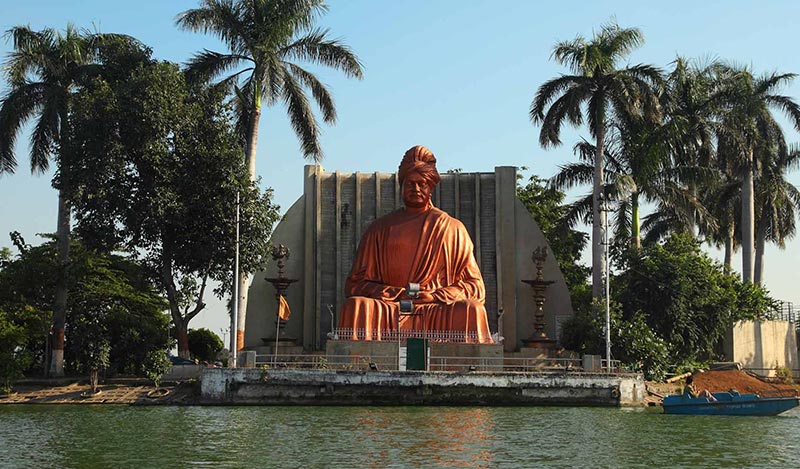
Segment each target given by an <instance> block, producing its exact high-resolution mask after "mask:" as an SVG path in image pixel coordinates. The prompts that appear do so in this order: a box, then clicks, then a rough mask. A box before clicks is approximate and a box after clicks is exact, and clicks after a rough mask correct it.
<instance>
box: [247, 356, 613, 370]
mask: <svg viewBox="0 0 800 469" xmlns="http://www.w3.org/2000/svg"><path fill="white" fill-rule="evenodd" d="M399 363H400V357H398V356H397V355H272V354H264V355H256V367H259V368H278V369H280V368H287V369H317V370H377V371H397V370H398V369H399ZM428 363H429V369H428V371H436V372H471V371H483V372H523V373H524V372H559V373H584V372H585V371H584V369H583V367H582V360H581V359H579V358H528V357H455V356H435V355H434V356H431V357H430V358H429V362H428ZM602 365H603V368H602V369H601V370H596V371H592V373H607V372H608V368H607V367H606V366H605V365H606V363H605V360H603V363H602ZM611 365H612V367H611V369H612V372H613V373H621V372H622V370H621V368H620V362H619V361H618V360H612V361H611Z"/></svg>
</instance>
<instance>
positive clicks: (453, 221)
mask: <svg viewBox="0 0 800 469" xmlns="http://www.w3.org/2000/svg"><path fill="white" fill-rule="evenodd" d="M430 216H431V217H433V218H434V219H435V220H436V221H437V222H441V223H447V224H449V225H450V226H453V227H456V228H464V224H463V223H461V220H459V219H458V218H456V217H454V216H451V215H450V214H449V213H447V212H445V211H444V210H442V209H440V208H437V207H433V208H431V214H430Z"/></svg>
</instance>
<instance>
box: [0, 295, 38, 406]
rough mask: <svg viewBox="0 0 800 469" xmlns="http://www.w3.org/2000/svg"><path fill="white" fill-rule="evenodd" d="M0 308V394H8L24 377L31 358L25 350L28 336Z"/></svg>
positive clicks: (21, 327)
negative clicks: (16, 382)
mask: <svg viewBox="0 0 800 469" xmlns="http://www.w3.org/2000/svg"><path fill="white" fill-rule="evenodd" d="M9 316H10V315H9V314H8V313H6V312H5V311H3V310H2V308H0V393H3V394H8V393H10V392H11V390H12V389H13V388H12V387H13V385H14V382H15V381H17V380H18V379H20V378H22V377H23V376H24V373H25V370H27V369H28V367H29V366H30V364H31V362H32V361H33V356H32V354H31V353H30V351H29V350H28V349H27V347H26V346H27V344H28V339H29V334H28V331H26V330H25V328H24V327H23V326H21V325H20V324H18V323H17V322H16V321H14V320H13V319H12V318H11V317H9Z"/></svg>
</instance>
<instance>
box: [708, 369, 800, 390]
mask: <svg viewBox="0 0 800 469" xmlns="http://www.w3.org/2000/svg"><path fill="white" fill-rule="evenodd" d="M694 385H695V387H696V388H697V389H698V390H699V389H708V390H709V391H711V392H720V391H729V390H731V389H735V390H737V391H739V392H740V393H742V394H748V393H765V392H766V393H769V392H771V391H772V392H774V391H786V390H794V391H796V390H797V388H795V387H794V386H792V385H788V384H771V383H766V382H764V381H761V380H760V379H758V378H755V377H753V376H751V375H749V374H747V373H745V372H742V371H738V370H722V371H706V372H705V373H695V374H694Z"/></svg>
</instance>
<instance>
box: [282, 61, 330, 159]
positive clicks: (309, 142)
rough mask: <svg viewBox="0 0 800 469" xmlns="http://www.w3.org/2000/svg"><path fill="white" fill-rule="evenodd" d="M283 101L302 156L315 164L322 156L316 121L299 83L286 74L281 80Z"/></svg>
mask: <svg viewBox="0 0 800 469" xmlns="http://www.w3.org/2000/svg"><path fill="white" fill-rule="evenodd" d="M283 99H284V102H285V103H286V106H287V111H288V113H289V120H290V121H291V123H292V128H293V129H294V131H295V133H296V134H297V137H298V138H299V139H300V146H301V148H302V150H303V155H304V156H305V157H306V158H312V159H313V160H314V162H315V163H316V162H319V161H320V160H322V157H323V154H322V148H321V147H320V145H319V127H318V125H317V120H316V118H315V117H314V113H313V112H312V110H311V106H310V105H309V102H308V98H306V95H305V93H304V92H303V88H302V87H301V86H300V83H298V82H297V81H296V80H295V79H294V77H293V76H292V75H291V74H288V73H287V74H286V75H284V78H283Z"/></svg>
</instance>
